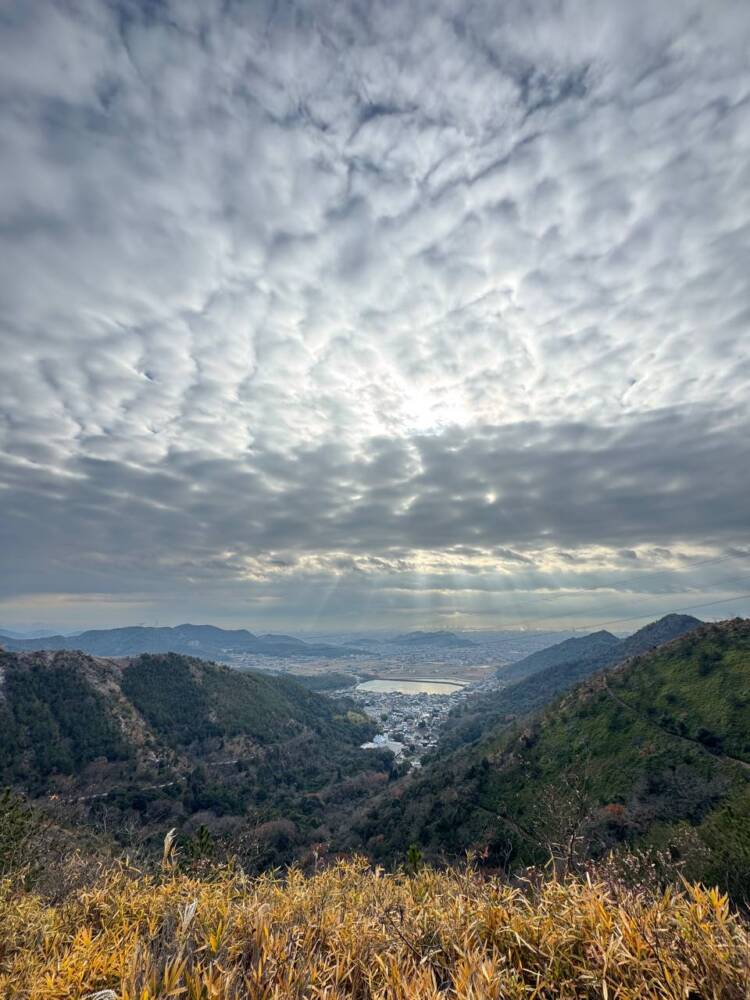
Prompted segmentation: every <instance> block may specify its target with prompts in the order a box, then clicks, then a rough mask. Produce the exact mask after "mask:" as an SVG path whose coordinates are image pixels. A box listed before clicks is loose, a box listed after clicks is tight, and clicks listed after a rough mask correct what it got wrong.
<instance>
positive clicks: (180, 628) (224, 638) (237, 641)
mask: <svg viewBox="0 0 750 1000" xmlns="http://www.w3.org/2000/svg"><path fill="white" fill-rule="evenodd" d="M0 647H3V648H5V649H6V650H12V651H16V652H23V651H32V650H45V649H70V650H76V649H78V650H81V651H82V652H84V653H90V654H91V655H92V656H138V655H139V654H141V653H170V652H171V653H182V654H184V655H186V656H200V657H203V658H204V659H218V660H222V659H226V658H227V657H228V656H229V655H230V654H236V653H252V654H255V655H257V656H274V657H280V658H288V657H300V656H326V657H329V658H332V659H335V658H336V657H340V656H353V655H356V654H357V653H358V652H360V650H357V649H353V648H350V647H345V646H330V645H327V644H323V643H309V642H303V641H302V639H295V638H294V637H293V636H289V635H261V636H258V635H255V634H254V633H252V632H248V631H247V629H223V628H217V627H216V626H214V625H189V624H186V625H176V626H175V627H174V628H166V627H164V628H152V627H150V626H145V625H133V626H129V627H127V628H107V629H91V630H89V631H87V632H81V633H80V634H78V635H52V636H44V637H41V638H36V639H18V638H14V637H12V636H8V635H0Z"/></svg>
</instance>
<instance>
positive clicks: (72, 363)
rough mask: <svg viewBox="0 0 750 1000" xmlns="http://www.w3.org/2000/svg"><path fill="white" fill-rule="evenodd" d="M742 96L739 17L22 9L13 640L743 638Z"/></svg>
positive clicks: (1, 512)
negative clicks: (322, 633) (212, 630)
mask: <svg viewBox="0 0 750 1000" xmlns="http://www.w3.org/2000/svg"><path fill="white" fill-rule="evenodd" d="M749 60H750V7H748V4H747V2H746V0H736V2H734V0H712V2H711V3H706V2H705V0H696V2H692V0H674V2H672V3H669V4H661V3H654V2H653V0H628V2H627V3H623V2H620V0H609V2H607V0H599V2H586V0H503V2H502V3H498V2H496V0H495V2H487V3H485V2H481V0H479V2H473V3H467V2H466V0H445V2H442V0H441V2H437V0H425V2H421V0H412V2H409V3H402V2H395V0H393V2H391V0H389V2H381V0H336V2H333V0H320V2H316V0H309V2H305V0H299V2H290V0H274V2H270V3H265V2H261V0H249V2H238V0H140V2H137V0H122V2H117V0H109V2H108V0H50V2H44V0H35V2H34V3H29V2H28V0H15V2H14V0H5V2H4V3H3V4H2V8H1V9H0V95H1V97H0V117H1V121H0V136H1V137H2V138H1V140H0V253H1V255H2V261H3V266H2V268H1V269H0V305H1V308H0V368H1V369H2V392H1V393H0V553H1V555H0V559H1V560H2V569H3V571H2V573H1V574H0V624H2V625H5V626H12V625H15V626H23V625H30V624H32V623H39V622H43V623H45V624H53V625H55V626H59V627H68V628H74V627H77V626H79V625H87V624H91V625H110V624H125V623H134V622H146V623H153V622H155V621H159V622H160V623H162V624H168V623H177V622H179V621H185V620H192V621H212V622H215V623H217V624H245V625H248V626H249V627H280V626H283V627H285V628H288V629H290V630H291V629H298V630H307V629H314V628H316V627H321V628H322V627H332V626H335V625H342V626H344V625H345V626H356V627H362V626H365V625H368V624H369V625H371V626H394V625H396V626H398V625H417V624H422V625H441V626H443V627H459V626H462V627H489V626H494V627H501V626H503V625H512V624H519V623H528V624H538V625H540V626H541V625H545V626H548V625H551V624H552V623H560V624H567V625H586V624H589V623H594V622H601V621H609V620H612V619H618V618H624V617H632V616H637V615H639V614H642V615H643V616H644V617H649V616H653V614H656V613H661V612H664V611H668V610H671V609H673V608H681V607H687V606H693V605H698V604H699V603H703V604H707V605H708V602H711V604H710V606H707V607H706V608H705V611H704V612H702V613H704V615H705V617H727V616H730V615H733V614H737V613H743V614H748V613H750V599H740V600H737V601H736V602H734V603H730V602H728V601H727V600H726V599H727V598H729V597H732V596H733V595H737V594H747V593H748V592H750V533H749V532H748V527H749V525H750V516H749V515H750V278H749V276H750V61H749ZM719 601H721V602H723V603H721V604H716V603H713V602H719ZM696 613H701V612H696ZM635 624H638V623H637V622H636V623H635Z"/></svg>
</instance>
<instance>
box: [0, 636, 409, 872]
mask: <svg viewBox="0 0 750 1000" xmlns="http://www.w3.org/2000/svg"><path fill="white" fill-rule="evenodd" d="M374 731H375V730H374V726H373V725H372V723H371V722H370V721H369V720H368V719H367V718H366V717H365V716H363V715H361V714H360V713H358V712H356V711H354V709H353V707H352V706H348V705H347V704H342V703H340V702H338V703H336V702H333V701H331V700H330V699H327V698H325V697H323V696H321V695H318V694H316V693H314V692H311V691H308V690H306V689H304V688H303V687H301V686H300V685H298V684H296V683H295V682H294V681H292V680H290V679H287V678H284V677H272V676H267V675H265V674H261V673H256V672H252V671H248V672H238V671H234V670H231V669H229V668H227V667H224V666H220V665H218V664H212V663H208V662H206V661H204V660H198V659H194V658H190V657H185V656H179V655H177V654H163V655H143V656H139V657H136V658H133V659H127V660H122V661H118V660H113V659H99V658H95V657H91V656H87V655H86V654H83V653H79V652H65V651H63V652H60V651H56V652H35V653H9V652H0V785H2V784H10V785H12V786H13V787H15V788H17V789H19V790H22V791H24V792H26V793H27V794H29V795H30V796H31V797H32V798H34V797H36V798H39V797H41V796H44V797H45V800H47V798H46V797H47V796H49V795H51V794H53V795H54V801H55V802H57V803H59V806H60V808H61V809H62V808H63V806H64V805H65V804H66V803H67V804H69V805H71V806H72V804H74V803H78V806H77V808H79V811H80V808H81V804H82V803H86V804H87V806H86V810H87V811H86V814H85V815H84V816H83V820H84V822H89V820H91V821H92V822H94V823H95V821H96V819H97V811H98V812H99V813H101V811H102V810H103V809H105V808H106V809H107V810H108V812H109V813H110V819H109V827H110V829H112V830H114V831H115V832H118V831H119V830H121V829H123V828H124V827H125V826H127V825H130V826H132V825H133V824H136V825H138V826H140V827H142V829H143V831H144V835H150V834H151V833H153V834H154V835H155V836H157V835H159V836H163V833H164V830H165V829H166V828H168V826H170V825H177V826H183V825H185V824H187V826H188V827H189V825H190V817H191V816H192V815H194V814H196V813H201V814H202V817H203V821H204V822H206V823H207V824H208V825H209V826H210V825H211V824H212V823H215V822H217V821H218V819H219V818H223V819H222V822H221V824H220V825H221V826H222V829H224V830H228V829H229V828H231V827H232V822H231V821H230V818H231V817H236V818H237V823H236V824H235V825H237V826H238V827H239V826H240V824H241V823H247V821H248V818H250V820H251V821H252V822H254V823H255V824H256V825H257V824H259V823H262V822H264V821H271V820H274V819H284V820H285V821H286V823H287V827H286V830H287V835H286V840H287V841H289V840H291V841H292V842H294V841H295V838H297V839H299V840H300V842H303V841H304V839H305V836H306V831H307V833H310V834H311V832H312V831H313V830H315V829H316V828H317V827H319V826H320V825H321V824H322V823H323V822H324V821H325V818H326V806H325V802H326V796H327V795H333V794H338V793H335V788H336V787H337V786H338V785H340V784H341V783H342V782H345V781H346V780H348V779H352V780H353V784H354V786H356V776H357V775H365V774H374V773H378V774H380V773H382V774H383V778H384V779H385V777H386V775H387V770H388V768H389V766H390V764H389V762H388V761H386V760H385V759H384V757H382V756H379V755H378V754H377V753H372V752H367V751H363V750H360V749H359V744H360V743H362V742H363V741H364V740H366V739H369V738H370V737H371V736H372V734H373V733H374ZM373 780H374V779H373ZM371 783H372V781H371V779H370V778H368V779H367V780H366V781H365V783H364V786H363V788H365V787H369V785H370V784H371ZM376 783H377V782H376ZM346 794H347V795H348V796H349V798H351V797H355V798H356V795H357V794H364V792H363V790H362V789H360V791H359V792H357V790H356V787H352V788H350V789H349V791H348V793H346ZM311 796H315V799H314V800H313V799H312V798H310V797H311ZM341 796H343V797H344V798H345V797H346V795H344V793H343V792H342V793H341ZM47 801H48V800H47ZM63 818H64V817H63ZM271 860H275V858H272V859H271Z"/></svg>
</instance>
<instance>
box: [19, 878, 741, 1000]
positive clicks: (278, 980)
mask: <svg viewBox="0 0 750 1000" xmlns="http://www.w3.org/2000/svg"><path fill="white" fill-rule="evenodd" d="M747 960H748V936H747V932H746V928H745V927H744V926H743V925H742V923H741V922H740V921H739V920H738V919H737V918H736V917H735V916H733V915H732V913H731V912H730V908H729V906H728V903H727V901H726V899H725V898H723V897H722V896H721V895H720V894H719V893H717V892H716V891H712V890H705V889H702V888H699V887H696V886H691V887H686V888H685V889H684V890H683V891H681V892H676V891H674V892H672V891H670V892H667V893H664V894H653V893H652V894H648V893H644V892H628V891H626V890H623V889H617V888H614V887H612V886H611V885H610V886H609V887H607V886H605V885H604V884H599V883H596V882H590V881H586V880H583V881H580V880H578V881H577V880H573V879H570V880H563V881H556V880H549V881H547V882H544V883H543V884H541V885H540V886H538V887H536V888H535V889H533V890H532V889H529V890H528V891H521V890H519V889H517V888H510V887H508V886H507V885H504V884H502V883H500V882H499V881H493V880H487V879H486V878H482V877H480V876H479V875H478V874H476V873H474V872H473V871H470V870H468V871H463V872H458V871H453V872H436V871H433V870H430V869H424V870H422V871H420V872H419V873H417V874H416V875H412V876H409V875H405V874H395V875H388V874H384V873H382V872H372V871H370V870H369V869H368V868H367V866H366V864H365V863H364V862H361V861H357V860H355V861H351V862H346V863H342V864H340V865H338V866H336V867H333V868H329V869H327V870H325V871H322V872H320V873H319V874H316V875H314V876H311V877H309V878H306V877H304V876H303V875H302V874H300V873H298V872H295V871H292V872H291V873H289V874H287V875H286V876H285V877H284V878H283V879H282V878H280V877H275V876H272V875H268V876H263V877H261V878H259V879H247V878H245V877H244V876H242V875H240V874H238V873H236V872H233V871H231V870H224V871H221V872H218V873H215V874H214V875H212V876H210V877H208V878H196V877H192V876H189V875H185V874H176V873H171V874H170V873H169V872H165V873H164V874H163V875H162V876H159V877H149V876H145V875H139V874H137V873H134V872H132V871H129V870H126V869H121V870H117V871H114V872H109V873H103V874H102V877H101V879H100V881H99V883H98V884H97V885H96V886H95V887H94V888H93V889H86V890H80V891H78V892H76V893H73V894H72V895H71V896H70V897H69V898H67V899H65V900H64V901H63V902H60V903H57V904H55V905H49V904H47V903H45V901H44V900H43V899H42V898H41V897H38V896H36V895H34V894H31V893H27V892H24V891H23V890H21V889H20V888H17V887H14V884H12V883H11V882H10V881H8V882H5V883H4V884H0V996H2V997H3V998H6V997H7V998H13V1000H74V998H75V1000H77V998H79V997H81V996H84V995H85V994H86V993H88V992H90V991H94V990H102V989H105V988H111V989H113V990H114V991H115V993H116V995H117V997H118V998H121V1000H153V998H156V997H180V998H185V1000H220V998H221V1000H229V998H237V1000H239V998H243V1000H244V998H247V1000H260V998H264V1000H271V998H276V1000H290V998H303V997H304V998H308V997H310V998H313V997H316V998H317V997H321V998H323V997H325V998H331V1000H333V998H343V997H346V998H351V997H357V998H382V1000H386V998H388V1000H407V998H408V1000H412V998H420V1000H430V998H438V997H439V998H446V997H460V998H466V1000H479V998H490V997H496V998H507V1000H510V998H520V997H524V998H529V997H539V998H541V997H565V998H580V997H598V998H601V997H604V998H608V1000H614V998H623V1000H624V998H636V997H637V998H646V997H654V998H657V997H659V998H674V1000H677V998H679V1000H686V998H693V1000H698V998H706V1000H707V998H709V997H710V998H715V1000H734V998H746V997H748V995H750V994H749V993H748V963H747Z"/></svg>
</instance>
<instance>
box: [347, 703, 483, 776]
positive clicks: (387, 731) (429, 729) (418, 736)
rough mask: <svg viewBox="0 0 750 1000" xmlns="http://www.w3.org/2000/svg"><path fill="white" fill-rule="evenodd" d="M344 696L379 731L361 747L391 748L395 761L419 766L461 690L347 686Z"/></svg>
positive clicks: (435, 740)
mask: <svg viewBox="0 0 750 1000" xmlns="http://www.w3.org/2000/svg"><path fill="white" fill-rule="evenodd" d="M342 694H345V695H346V697H347V698H351V699H353V700H354V701H356V702H357V704H358V705H359V706H360V708H361V709H362V710H363V711H364V712H366V713H367V714H368V715H369V716H370V717H371V718H372V719H374V720H375V722H376V723H377V724H378V726H380V727H381V733H380V734H378V736H376V737H375V738H374V740H373V741H372V742H371V743H366V744H364V746H365V748H369V747H373V748H374V747H378V748H385V749H388V750H391V751H393V753H394V755H395V757H396V759H397V760H402V761H406V762H407V763H409V764H411V765H412V767H419V766H420V762H421V758H422V757H423V756H424V755H425V754H427V753H429V752H430V751H431V750H433V749H434V748H435V747H436V746H437V743H438V736H439V732H440V728H441V727H442V725H443V723H444V721H445V717H446V716H447V714H448V712H449V711H450V710H451V708H453V707H454V705H455V704H456V703H457V701H458V700H459V699H461V698H463V697H464V696H465V693H464V690H460V691H458V692H455V693H452V694H404V693H403V692H388V693H385V692H378V691H362V690H358V689H354V690H352V689H351V688H349V689H347V690H346V691H345V692H342Z"/></svg>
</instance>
